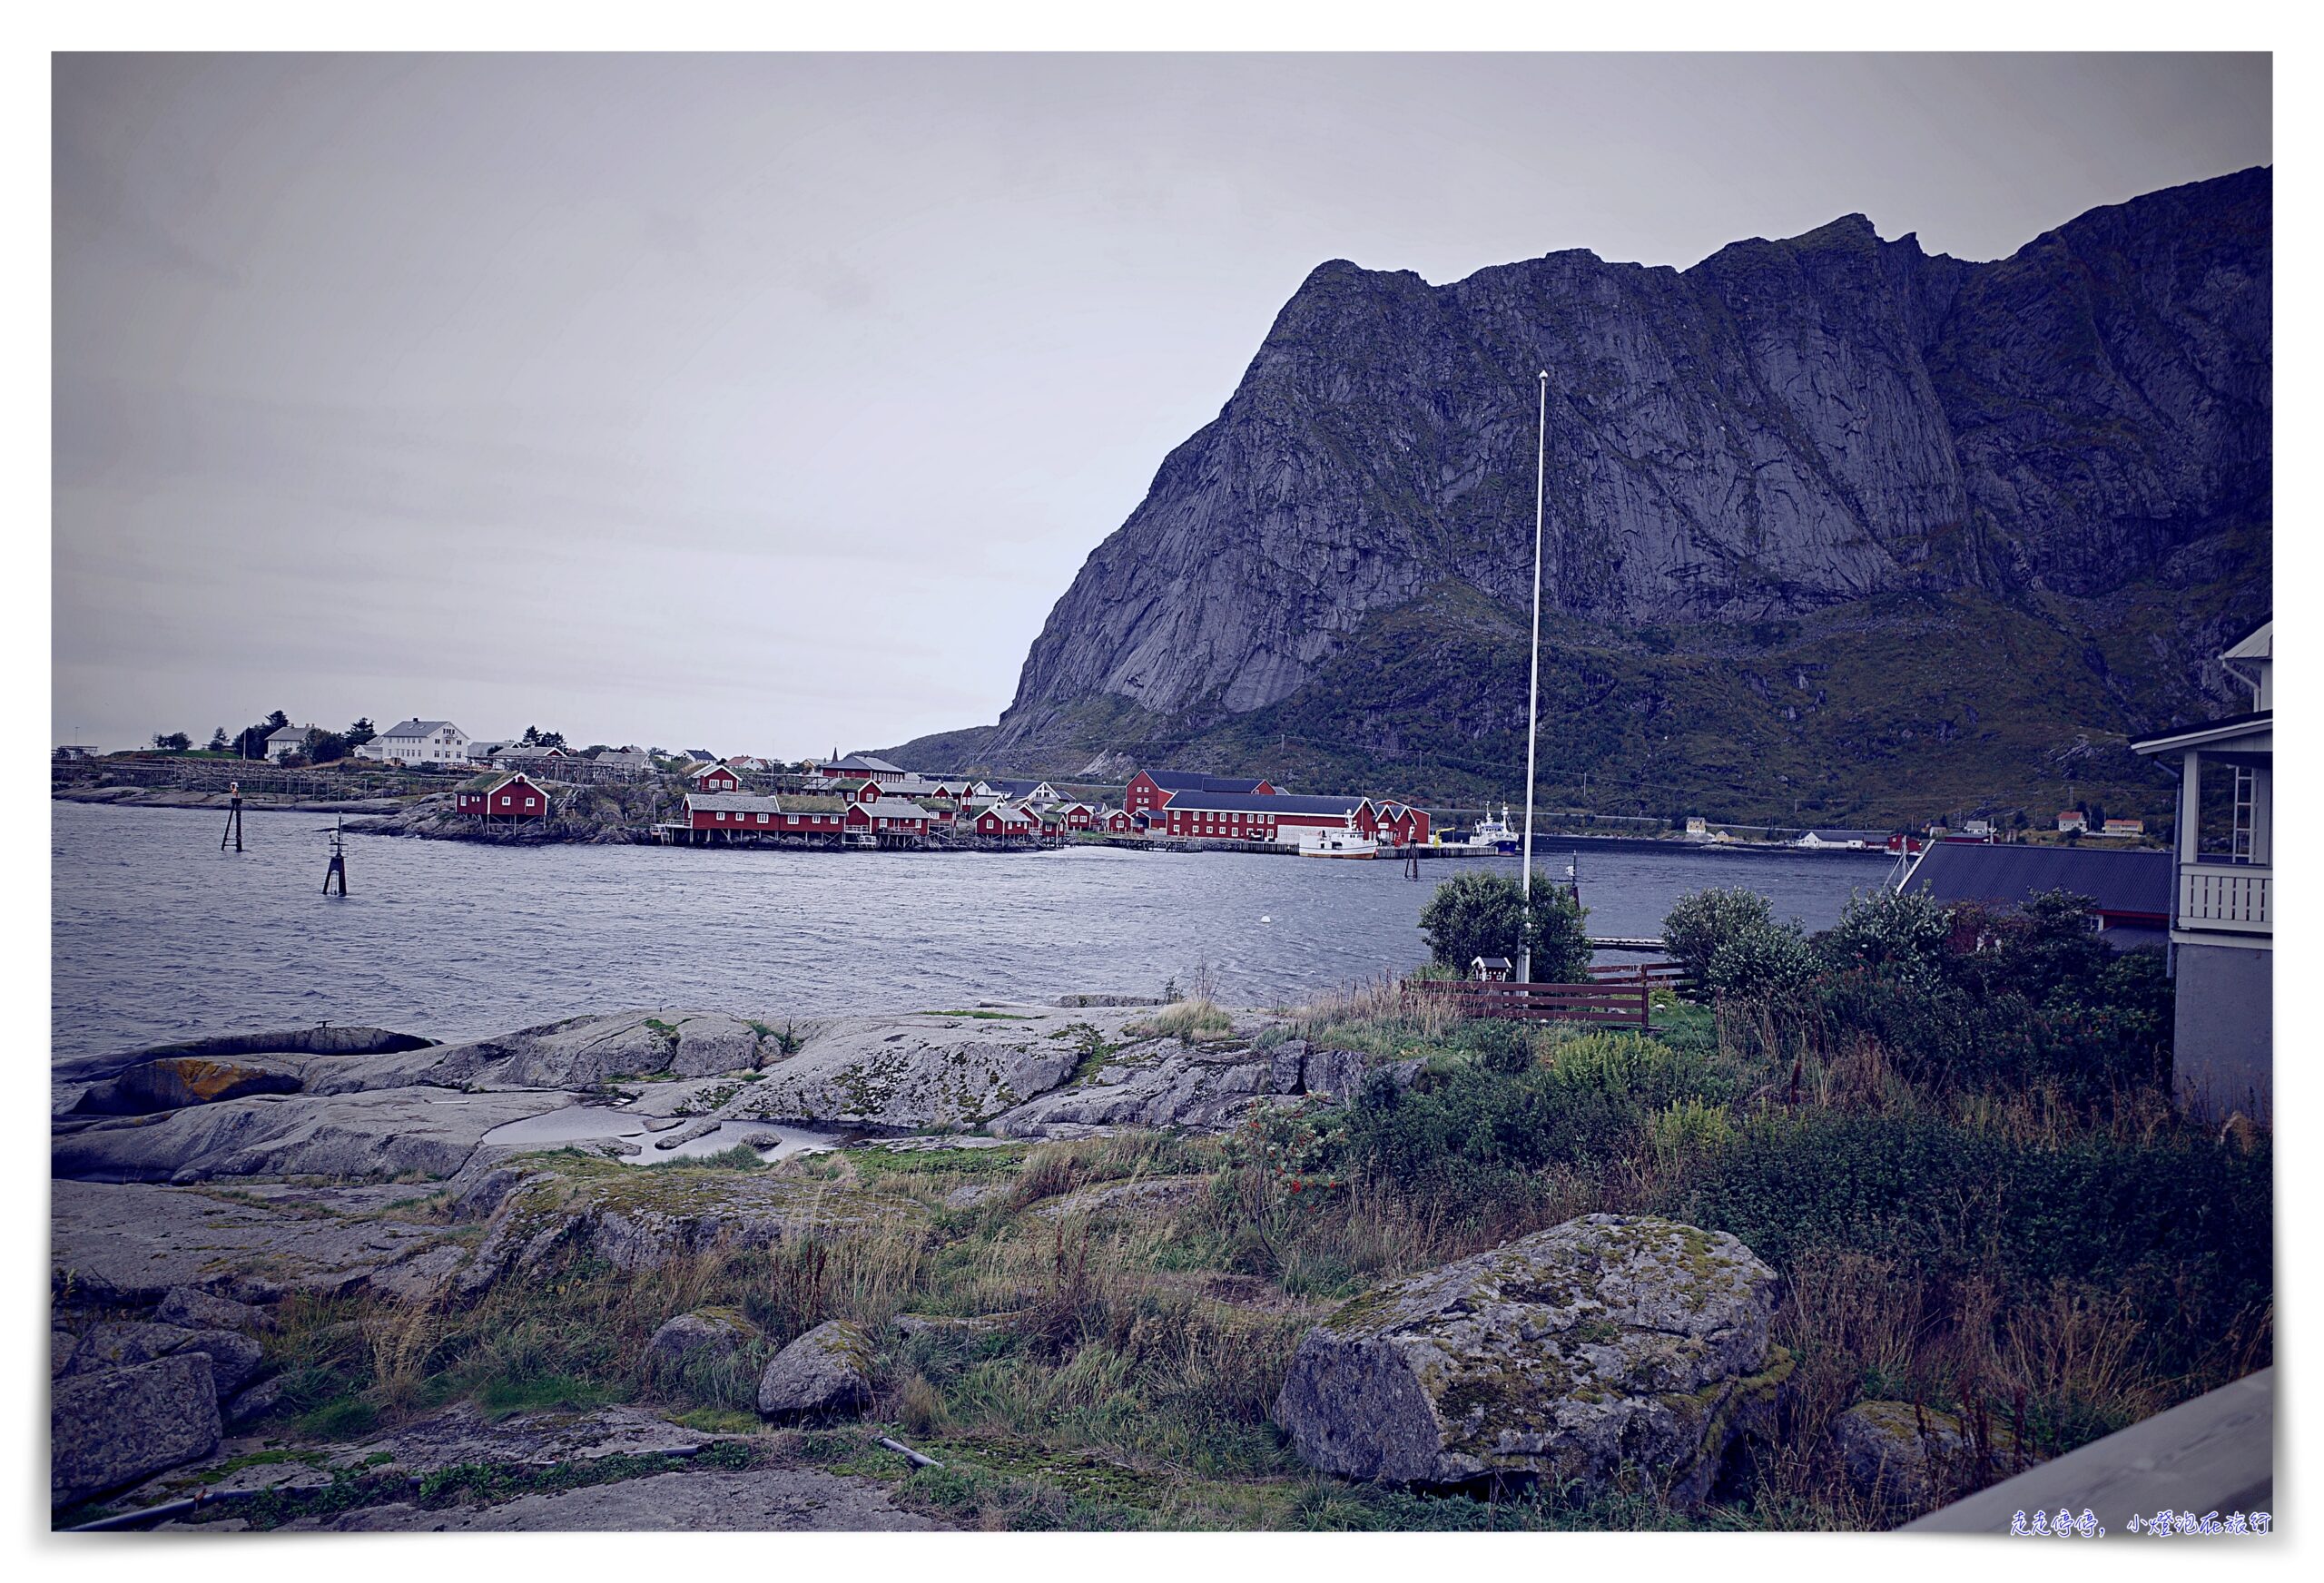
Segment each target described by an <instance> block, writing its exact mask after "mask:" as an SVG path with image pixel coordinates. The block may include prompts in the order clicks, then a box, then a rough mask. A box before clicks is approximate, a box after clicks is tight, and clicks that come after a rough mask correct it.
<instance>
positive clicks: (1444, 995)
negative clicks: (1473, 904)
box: [1404, 978, 1652, 1027]
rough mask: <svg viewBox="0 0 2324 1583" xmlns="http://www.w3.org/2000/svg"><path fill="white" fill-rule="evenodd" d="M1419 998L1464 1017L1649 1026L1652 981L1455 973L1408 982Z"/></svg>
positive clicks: (1407, 991)
mask: <svg viewBox="0 0 2324 1583" xmlns="http://www.w3.org/2000/svg"><path fill="white" fill-rule="evenodd" d="M1404 993H1405V994H1406V995H1407V996H1409V997H1413V998H1416V999H1423V1000H1433V1001H1436V1002H1438V1003H1440V1004H1445V1005H1449V1006H1451V1007H1452V1010H1453V1013H1454V1015H1455V1016H1459V1017H1498V1018H1507V1019H1508V1020H1510V1021H1512V1022H1611V1023H1621V1024H1624V1025H1627V1026H1628V1027H1651V1026H1652V1024H1651V1022H1650V1021H1649V998H1650V996H1651V994H1652V991H1651V989H1650V988H1649V986H1648V984H1647V983H1645V982H1643V981H1640V980H1635V979H1634V980H1633V981H1631V982H1629V983H1620V982H1615V983H1590V984H1505V983H1494V982H1492V981H1490V980H1479V979H1474V978H1452V979H1440V980H1435V981H1423V982H1421V983H1417V984H1408V985H1406V986H1405V988H1404Z"/></svg>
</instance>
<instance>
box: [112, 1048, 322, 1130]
mask: <svg viewBox="0 0 2324 1583" xmlns="http://www.w3.org/2000/svg"><path fill="white" fill-rule="evenodd" d="M297 1092H299V1067H298V1066H297V1065H296V1064H295V1063H293V1062H291V1061H286V1060H281V1059H276V1060H269V1059H266V1058H265V1057H256V1056H243V1057H232V1058H229V1057H209V1056H172V1057H167V1058H165V1059H162V1060H158V1061H147V1062H145V1063H144V1064H143V1065H142V1066H136V1067H130V1068H129V1070H127V1071H126V1072H123V1073H122V1074H121V1075H120V1076H119V1077H108V1078H106V1079H105V1080H104V1081H103V1082H102V1083H94V1084H92V1085H90V1086H88V1087H87V1088H84V1089H83V1090H82V1091H81V1096H80V1097H79V1098H78V1099H77V1100H75V1101H74V1105H73V1109H74V1112H75V1113H76V1114H78V1115H84V1116H146V1115H151V1114H152V1113H153V1112H154V1111H158V1110H182V1109H184V1108H185V1107H186V1106H189V1105H213V1104H215V1103H217V1102H218V1101H219V1100H222V1099H240V1098H241V1097H243V1096H245V1095H251V1094H296V1093H297Z"/></svg>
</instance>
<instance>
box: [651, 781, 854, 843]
mask: <svg viewBox="0 0 2324 1583" xmlns="http://www.w3.org/2000/svg"><path fill="white" fill-rule="evenodd" d="M798 817H799V816H798V815H797V814H795V813H794V814H793V819H794V820H796V819H797V818H798ZM808 817H809V818H813V817H815V816H813V815H810V816H808ZM824 817H827V818H830V819H831V820H832V823H831V824H830V825H829V826H828V827H827V828H826V827H822V826H810V825H807V824H802V823H796V822H793V823H788V824H786V823H785V822H784V821H783V804H782V803H781V802H780V801H777V800H776V799H774V798H773V797H766V796H762V795H761V794H759V793H757V792H754V791H690V792H688V793H686V828H687V829H688V830H689V831H708V832H709V833H711V834H713V835H716V834H721V833H723V834H724V835H726V836H727V837H729V838H730V839H731V838H733V837H735V836H741V835H783V834H786V833H788V834H792V835H808V834H824V833H829V834H832V835H836V834H838V833H839V825H838V823H837V816H836V815H828V816H824Z"/></svg>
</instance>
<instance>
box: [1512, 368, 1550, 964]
mask: <svg viewBox="0 0 2324 1583" xmlns="http://www.w3.org/2000/svg"><path fill="white" fill-rule="evenodd" d="M1549 457H1550V371H1549V370H1548V369H1542V370H1541V416H1540V418H1538V419H1537V421H1536V423H1535V426H1534V429H1533V679H1532V682H1531V684H1530V686H1529V687H1528V689H1527V691H1526V693H1525V856H1524V858H1523V859H1522V861H1523V863H1524V865H1525V871H1524V873H1523V874H1522V875H1521V876H1520V878H1519V884H1520V886H1521V890H1520V892H1519V894H1520V895H1521V896H1522V897H1523V898H1524V918H1525V924H1524V929H1525V932H1524V933H1523V935H1521V937H1520V938H1519V939H1518V941H1517V981H1518V982H1519V983H1521V984H1530V983H1531V982H1532V981H1533V738H1534V735H1535V727H1536V725H1537V724H1538V723H1539V717H1540V715H1541V494H1542V477H1543V474H1544V470H1545V469H1546V467H1548V464H1549Z"/></svg>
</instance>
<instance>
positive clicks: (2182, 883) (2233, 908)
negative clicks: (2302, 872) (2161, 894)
mask: <svg viewBox="0 0 2324 1583" xmlns="http://www.w3.org/2000/svg"><path fill="white" fill-rule="evenodd" d="M2179 927H2180V928H2181V929H2221V930H2226V931H2228V932H2230V933H2234V934H2272V933H2273V932H2275V886H2274V875H2273V872H2272V871H2271V870H2267V869H2261V868H2256V867H2254V866H2253V865H2251V864H2250V863H2189V864H2186V865H2184V866H2182V867H2181V869H2180V870H2179Z"/></svg>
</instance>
